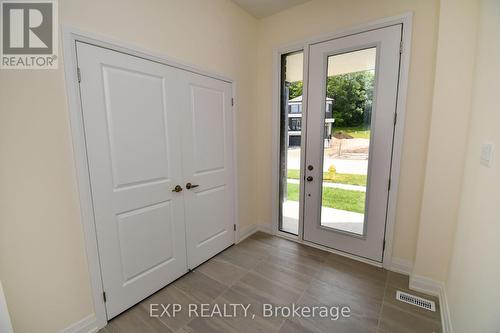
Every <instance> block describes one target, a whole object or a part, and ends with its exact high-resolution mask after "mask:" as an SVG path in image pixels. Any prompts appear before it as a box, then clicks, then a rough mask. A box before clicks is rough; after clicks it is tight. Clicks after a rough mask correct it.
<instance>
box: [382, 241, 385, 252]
mask: <svg viewBox="0 0 500 333" xmlns="http://www.w3.org/2000/svg"><path fill="white" fill-rule="evenodd" d="M382 251H385V239H384V241H383V242H382Z"/></svg>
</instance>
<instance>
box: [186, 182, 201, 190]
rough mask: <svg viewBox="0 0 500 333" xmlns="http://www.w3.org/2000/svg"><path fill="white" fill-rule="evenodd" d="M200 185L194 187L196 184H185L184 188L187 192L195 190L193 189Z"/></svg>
mask: <svg viewBox="0 0 500 333" xmlns="http://www.w3.org/2000/svg"><path fill="white" fill-rule="evenodd" d="M198 186H200V185H196V184H191V183H187V184H186V188H187V189H188V190H189V189H192V188H195V187H198Z"/></svg>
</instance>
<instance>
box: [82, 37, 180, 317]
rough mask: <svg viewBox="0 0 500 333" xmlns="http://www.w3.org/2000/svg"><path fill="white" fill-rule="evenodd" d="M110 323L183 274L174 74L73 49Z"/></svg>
mask: <svg viewBox="0 0 500 333" xmlns="http://www.w3.org/2000/svg"><path fill="white" fill-rule="evenodd" d="M77 54H78V66H79V67H80V70H81V74H82V80H81V83H80V93H81V102H82V115H83V120H84V127H85V139H86V145H87V156H88V166H89V171H90V183H91V188H92V198H93V208H94V216H95V225H96V231H97V241H98V247H99V259H100V264H101V272H102V282H103V287H104V291H105V293H106V299H107V301H106V310H107V314H108V319H111V318H112V317H114V316H116V315H117V314H119V313H120V312H122V311H124V310H126V309H127V308H129V307H130V306H132V305H134V304H135V303H137V302H139V301H141V300H142V299H144V298H146V297H147V296H149V295H150V294H152V293H154V292H155V291H157V290H158V289H160V288H162V287H164V286H165V285H167V284H168V283H170V282H171V281H173V280H175V279H176V278H178V277H179V276H181V275H182V274H184V273H185V272H186V271H187V262H186V244H185V221H184V200H183V196H182V192H180V193H177V192H172V189H173V188H174V187H175V186H176V185H177V184H182V163H181V159H182V158H181V133H180V126H181V125H180V124H181V122H180V121H181V119H180V116H179V111H178V110H179V106H178V105H177V103H176V98H177V96H176V95H177V93H176V91H177V90H176V89H177V85H176V82H177V76H178V75H177V73H178V70H177V69H175V68H172V67H169V66H165V65H162V64H158V63H155V62H152V61H148V60H145V59H142V58H137V57H134V56H131V55H127V54H123V53H119V52H115V51H112V50H109V49H104V48H101V47H97V46H93V45H89V44H85V43H80V42H78V43H77Z"/></svg>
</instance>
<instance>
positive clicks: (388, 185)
mask: <svg viewBox="0 0 500 333" xmlns="http://www.w3.org/2000/svg"><path fill="white" fill-rule="evenodd" d="M390 190H391V178H389V184H387V191H390Z"/></svg>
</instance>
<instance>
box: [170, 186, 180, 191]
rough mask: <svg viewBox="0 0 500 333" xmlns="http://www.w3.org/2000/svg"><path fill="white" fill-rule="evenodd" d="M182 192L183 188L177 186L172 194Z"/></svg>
mask: <svg viewBox="0 0 500 333" xmlns="http://www.w3.org/2000/svg"><path fill="white" fill-rule="evenodd" d="M180 191H182V187H181V186H180V185H175V187H174V189H173V190H172V192H180Z"/></svg>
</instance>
